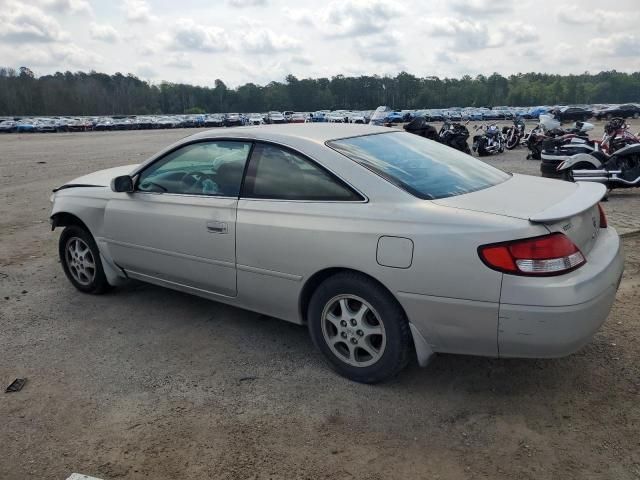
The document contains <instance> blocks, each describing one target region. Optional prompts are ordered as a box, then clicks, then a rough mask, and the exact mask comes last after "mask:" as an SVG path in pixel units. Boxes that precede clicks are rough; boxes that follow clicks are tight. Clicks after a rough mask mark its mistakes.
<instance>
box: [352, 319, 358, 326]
mask: <svg viewBox="0 0 640 480" xmlns="http://www.w3.org/2000/svg"><path fill="white" fill-rule="evenodd" d="M357 324H358V322H356V319H355V318H352V319H351V325H352V326H354V327H355V326H356V325H357Z"/></svg>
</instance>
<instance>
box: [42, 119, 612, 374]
mask: <svg viewBox="0 0 640 480" xmlns="http://www.w3.org/2000/svg"><path fill="white" fill-rule="evenodd" d="M604 194H605V188H604V186H602V185H599V184H581V183H577V184H576V183H569V182H559V181H557V180H549V179H545V178H539V177H529V176H525V175H517V174H508V173H505V172H503V171H501V170H498V169H496V168H493V167H491V166H489V165H487V164H485V163H483V162H481V161H479V160H477V159H474V158H473V157H471V156H469V155H466V154H463V153H461V152H458V151H457V150H454V149H452V148H449V147H446V146H443V145H441V144H438V143H436V142H432V141H430V140H426V139H425V138H422V137H419V136H417V135H412V134H409V133H406V132H403V131H399V130H395V129H390V128H384V127H375V126H369V125H350V124H346V125H332V124H327V123H322V124H317V123H316V124H311V123H307V124H300V125H293V124H291V125H270V126H259V127H241V128H237V129H233V130H224V131H220V130H212V131H206V132H202V133H198V134H196V135H193V136H191V137H187V138H185V139H182V140H180V141H179V142H178V143H175V144H173V145H171V146H169V147H168V148H166V149H165V150H163V151H161V152H160V153H158V154H157V155H154V156H153V157H151V158H150V159H149V160H147V161H146V162H145V163H143V164H141V165H128V166H124V167H118V168H111V169H107V170H102V171H99V172H95V173H92V174H89V175H85V176H83V177H80V178H77V179H75V180H73V181H71V182H69V183H68V184H65V185H63V186H61V187H60V188H58V189H57V190H56V192H55V193H54V195H53V197H52V201H53V210H52V212H51V222H52V226H53V228H55V227H59V226H62V227H65V229H64V231H63V232H62V234H61V236H60V240H59V253H60V259H61V262H62V267H63V268H64V271H65V274H66V275H67V277H68V279H69V280H70V281H71V283H72V284H73V285H74V286H75V287H76V288H77V289H78V290H80V291H82V292H87V293H100V292H104V291H106V290H107V289H108V288H110V287H111V286H115V285H119V284H121V283H123V282H125V281H126V280H127V279H129V278H132V279H137V280H142V281H145V282H150V283H154V284H157V285H162V286H165V287H168V288H173V289H177V290H181V291H184V292H188V293H192V294H194V295H199V296H202V297H206V298H209V299H212V300H216V301H219V302H223V303H227V304H230V305H235V306H238V307H241V308H245V309H248V310H253V311H256V312H261V313H263V314H265V315H270V316H273V317H277V318H281V319H284V320H288V321H290V322H294V323H298V324H306V325H308V327H309V331H310V333H311V337H312V338H313V341H314V342H315V344H316V345H317V347H318V348H319V349H320V351H321V352H322V353H323V354H324V356H325V358H326V359H327V361H328V363H329V364H330V365H331V366H332V367H333V368H334V369H335V370H337V371H338V372H339V373H341V374H342V375H345V376H346V377H348V378H351V379H353V380H356V381H360V382H377V381H381V380H385V379H387V378H389V377H390V376H393V375H395V374H396V373H398V372H399V371H400V370H401V369H402V368H403V367H404V366H405V365H406V364H407V362H408V361H409V359H410V358H411V357H412V356H414V355H415V356H417V359H418V362H419V363H420V364H421V365H424V364H426V363H427V362H428V360H429V359H430V358H431V357H432V355H433V354H434V353H435V352H446V353H461V354H473V355H485V356H494V357H557V356H563V355H567V354H569V353H571V352H574V351H576V350H577V349H579V348H580V347H582V346H583V345H584V344H585V343H587V342H589V340H590V339H591V337H592V336H593V334H594V333H595V332H596V330H598V328H599V327H600V325H601V324H602V323H603V322H604V321H605V319H606V318H607V315H608V313H609V310H610V308H611V305H612V304H613V302H614V299H615V295H616V290H617V287H618V284H619V281H620V278H621V275H622V271H623V254H622V250H621V242H620V239H619V237H618V235H617V234H616V232H615V230H614V229H613V228H611V227H609V226H607V222H606V217H605V215H604V212H603V211H602V209H601V208H600V206H599V203H598V202H599V200H600V199H601V198H602V196H603V195H604ZM112 301H118V298H117V296H115V297H113V299H112ZM131 315H135V312H134V311H132V312H131Z"/></svg>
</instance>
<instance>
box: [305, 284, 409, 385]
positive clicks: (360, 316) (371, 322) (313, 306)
mask: <svg viewBox="0 0 640 480" xmlns="http://www.w3.org/2000/svg"><path fill="white" fill-rule="evenodd" d="M345 305H346V308H345ZM329 316H331V317H332V318H333V320H329ZM307 319H308V324H309V334H310V335H311V339H312V340H313V343H314V344H315V346H316V347H317V348H318V350H320V352H322V354H323V355H324V358H325V360H326V361H327V363H328V365H329V366H330V367H331V368H332V369H333V370H335V371H336V372H337V373H339V374H340V375H342V376H343V377H346V378H348V379H350V380H353V381H355V382H360V383H378V382H382V381H385V380H388V379H390V378H392V377H394V376H396V375H397V374H398V373H399V372H400V371H401V370H402V369H404V368H405V367H406V365H407V363H408V361H409V353H410V345H411V340H410V333H409V323H408V322H407V319H406V317H405V314H404V311H403V310H402V308H401V307H400V305H399V304H398V303H397V301H396V300H395V299H394V298H393V297H392V296H391V295H390V294H389V292H388V291H387V290H386V289H385V288H384V287H382V286H381V285H380V284H378V283H377V282H375V281H374V280H372V279H370V278H369V277H366V276H364V275H361V274H358V273H352V272H344V273H338V274H336V275H334V276H332V277H329V278H328V279H327V280H325V281H324V282H323V283H322V284H321V285H320V286H319V287H318V288H317V289H316V291H315V292H314V293H313V295H312V297H311V301H310V302H309V308H308V311H307ZM343 339H344V340H343ZM332 340H333V341H332ZM365 349H366V350H365ZM368 352H371V353H368Z"/></svg>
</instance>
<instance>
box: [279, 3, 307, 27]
mask: <svg viewBox="0 0 640 480" xmlns="http://www.w3.org/2000/svg"><path fill="white" fill-rule="evenodd" d="M284 16H285V17H286V18H287V19H288V20H290V21H292V22H294V23H297V24H299V25H313V18H314V17H313V13H312V12H311V10H305V9H291V8H288V7H285V8H284Z"/></svg>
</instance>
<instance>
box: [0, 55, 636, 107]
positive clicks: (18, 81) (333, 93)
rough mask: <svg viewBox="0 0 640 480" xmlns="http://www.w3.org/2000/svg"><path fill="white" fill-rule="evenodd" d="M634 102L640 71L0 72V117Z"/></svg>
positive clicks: (7, 70) (25, 70) (8, 69)
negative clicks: (196, 79)
mask: <svg viewBox="0 0 640 480" xmlns="http://www.w3.org/2000/svg"><path fill="white" fill-rule="evenodd" d="M638 101H640V72H634V73H622V72H617V71H615V70H613V71H609V72H600V73H597V74H589V73H583V74H581V75H552V74H546V73H524V74H517V75H511V76H508V77H504V76H502V75H500V74H498V73H494V74H492V75H489V76H485V75H477V76H476V77H471V76H468V75H466V76H463V77H462V78H443V79H441V78H438V77H435V76H431V77H422V78H421V77H416V76H415V75H412V74H410V73H406V72H401V73H399V74H398V75H396V76H395V77H380V76H377V75H373V76H371V75H362V76H359V77H345V76H343V75H336V76H334V77H331V78H302V79H299V78H296V77H295V76H293V75H288V76H287V77H286V79H285V81H284V82H270V83H268V84H267V85H256V84H255V83H246V84H244V85H241V86H239V87H237V88H229V87H227V85H225V83H224V82H223V81H222V80H220V79H217V80H215V82H214V86H213V87H199V86H194V85H187V84H182V83H171V82H161V83H159V84H155V83H150V82H147V81H144V80H141V79H140V78H138V77H136V76H135V75H132V74H127V75H123V74H121V73H116V74H114V75H107V74H104V73H98V72H95V71H91V72H88V73H87V72H64V73H63V72H57V73H55V74H53V75H42V76H36V75H35V74H34V73H33V71H31V70H30V69H29V68H27V67H21V68H20V69H18V70H15V69H12V68H0V115H4V116H8V115H131V114H158V113H167V114H169V113H193V112H208V113H215V112H266V111H269V110H277V111H284V110H294V111H314V110H320V109H332V110H334V109H348V110H365V109H372V108H375V107H377V106H378V105H389V106H391V107H393V108H397V109H405V108H408V109H420V108H446V107H452V106H459V107H467V106H469V107H474V106H475V107H493V106H534V105H556V104H582V103H587V104H590V103H626V102H638Z"/></svg>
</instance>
